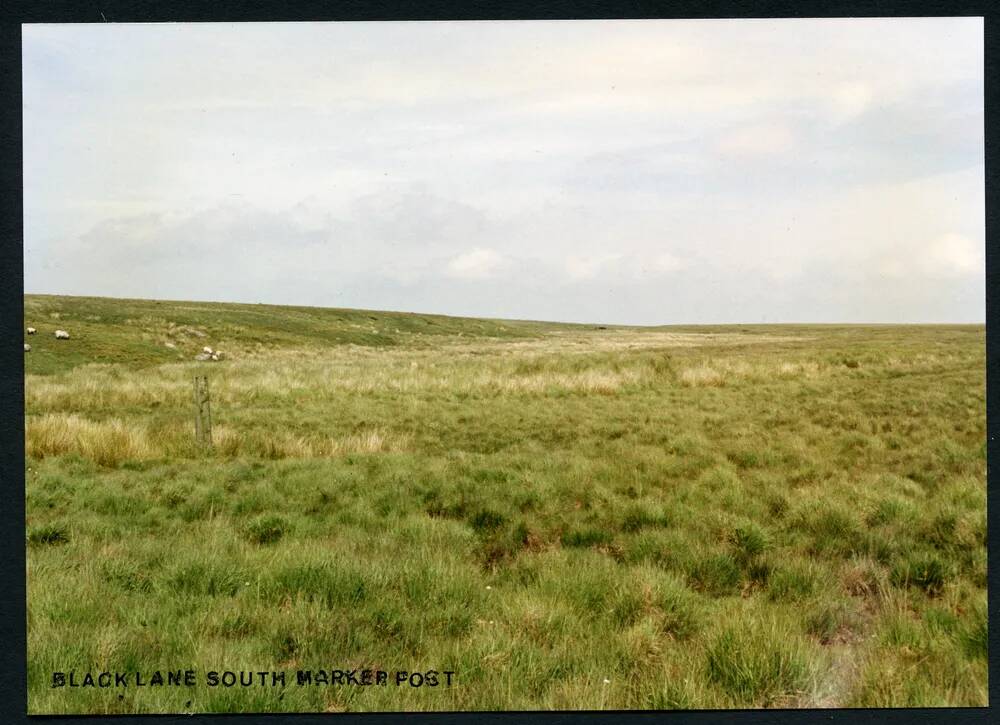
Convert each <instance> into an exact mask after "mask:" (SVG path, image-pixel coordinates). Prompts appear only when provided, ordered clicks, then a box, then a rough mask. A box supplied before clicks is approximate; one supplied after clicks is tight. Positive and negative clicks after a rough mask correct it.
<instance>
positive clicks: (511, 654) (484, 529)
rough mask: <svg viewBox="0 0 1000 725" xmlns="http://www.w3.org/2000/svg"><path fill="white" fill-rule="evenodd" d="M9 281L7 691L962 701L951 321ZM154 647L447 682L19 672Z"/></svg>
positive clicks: (340, 703) (264, 699)
mask: <svg viewBox="0 0 1000 725" xmlns="http://www.w3.org/2000/svg"><path fill="white" fill-rule="evenodd" d="M53 314H57V315H59V317H58V318H55V317H50V315H53ZM26 315H27V317H26V320H25V324H26V325H27V324H31V325H34V326H35V327H38V328H39V330H40V332H41V333H42V334H40V335H39V336H38V338H39V339H38V345H37V349H33V350H32V352H31V353H30V354H29V355H27V356H26V359H25V364H26V365H27V368H28V369H27V373H28V374H27V376H26V380H25V395H26V410H25V414H26V417H25V433H26V450H25V453H26V480H27V488H26V506H27V513H28V520H27V532H26V534H27V535H26V548H27V555H28V589H29V597H28V608H29V618H28V651H29V670H28V687H29V708H30V711H31V712H32V713H66V712H79V711H84V712H89V713H94V714H117V713H156V712H161V713H162V712H187V711H192V712H224V711H232V712H250V711H257V712H271V711H299V712H307V711H320V712H322V711H331V712H332V711H361V710H434V711H441V710H456V709H460V710H489V709H510V708H514V709H528V710H534V709H546V708H555V707H559V708H569V709H581V708H583V709H588V708H589V709H594V708H596V709H601V708H613V709H629V708H651V707H654V708H699V709H714V708H729V707H800V706H806V707H809V706H822V707H830V706H845V705H875V706H904V705H924V706H926V705H951V706H964V705H982V704H984V703H985V702H986V632H987V626H986V549H985V544H986V516H985V512H986V496H985V494H986V488H985V480H986V479H985V389H984V379H985V376H984V360H985V354H984V336H983V329H982V326H978V327H976V326H930V327H917V326H912V327H911V326H880V327H862V326H771V327H768V326H747V327H739V328H736V327H726V328H717V327H702V328H694V327H692V328H663V329H647V330H641V329H631V328H610V329H607V330H597V329H593V328H592V327H588V326H564V325H545V324H541V323H518V322H508V321H485V320H462V319H458V318H441V317H434V316H420V315H396V314H394V313H367V312H364V311H351V310H313V309H309V308H275V307H268V306H263V305H260V306H258V305H233V306H230V305H212V304H202V303H155V302H144V301H120V300H116V301H108V300H93V299H90V300H88V299H73V300H70V299H65V300H64V299H61V298H52V297H29V298H28V299H27V300H26ZM50 320H51V324H54V323H55V322H56V320H58V325H59V326H60V327H64V328H66V329H70V331H71V333H72V335H73V337H72V338H71V340H69V341H63V344H62V345H61V346H60V347H55V343H54V342H51V343H49V342H48V339H49V337H51V335H48V336H47V335H46V334H45V332H46V328H45V325H47V324H50V322H48V321H50ZM165 342H171V344H173V345H174V347H173V348H169V347H167V346H166V345H165V344H164V343H165ZM205 344H210V345H212V346H213V347H218V348H221V349H223V350H225V351H226V352H227V353H229V356H228V359H227V360H225V361H223V362H220V363H212V364H202V363H196V362H193V361H192V360H191V358H192V357H193V354H194V352H196V351H197V350H199V349H200V348H201V346H202V345H205ZM36 352H37V355H36ZM848 363H851V364H848ZM854 363H856V364H854ZM196 372H198V373H201V374H206V375H208V376H209V379H210V387H211V393H212V414H213V423H214V425H213V429H214V436H213V446H212V447H211V448H209V449H204V448H200V447H199V446H198V445H196V444H195V442H194V440H193V424H192V410H191V392H192V391H191V378H192V376H193V375H194V374H195V373H196ZM173 663H179V664H178V666H181V665H182V666H185V667H187V666H192V667H194V668H196V669H198V670H199V671H200V672H202V673H203V672H205V671H207V670H209V669H218V668H220V667H227V668H229V669H236V670H239V669H245V670H255V671H259V670H270V669H274V668H288V669H290V670H294V669H296V668H300V667H301V668H326V669H329V668H330V667H332V666H335V665H336V666H343V667H358V668H365V667H379V666H381V667H383V668H386V669H394V668H396V667H399V668H402V669H416V668H425V669H426V668H430V667H434V668H436V669H439V670H443V669H453V670H455V671H456V672H457V681H458V686H456V687H453V688H451V689H444V688H440V689H437V690H421V691H417V690H414V691H412V692H411V691H408V690H398V689H396V688H385V689H383V688H368V689H363V688H362V689H353V688H315V689H310V688H290V689H286V690H285V691H284V692H281V691H280V690H279V691H270V690H268V691H256V690H255V691H253V692H249V691H241V692H237V691H235V690H228V691H222V690H209V689H208V688H204V687H201V688H195V689H194V690H191V691H188V690H184V691H177V690H171V689H168V688H163V689H162V690H160V689H156V690H155V691H154V690H153V689H152V688H150V689H146V690H143V691H141V692H140V691H139V690H137V689H133V690H129V691H128V692H124V693H121V694H123V695H124V697H123V698H122V699H118V697H117V694H118V693H115V692H109V691H105V690H95V691H93V692H90V691H87V692H83V691H75V692H72V693H70V692H69V691H68V689H66V690H61V689H53V688H51V687H49V686H48V685H49V682H48V679H47V678H48V677H50V676H51V672H52V671H53V670H67V669H76V670H77V671H84V670H86V669H94V668H107V669H111V670H119V671H131V670H137V669H138V670H144V671H148V670H150V669H155V668H158V667H166V666H169V665H171V664H173ZM282 694H283V697H281V698H280V699H279V696H280V695H282ZM189 700H190V705H188V704H187V703H188V701H189Z"/></svg>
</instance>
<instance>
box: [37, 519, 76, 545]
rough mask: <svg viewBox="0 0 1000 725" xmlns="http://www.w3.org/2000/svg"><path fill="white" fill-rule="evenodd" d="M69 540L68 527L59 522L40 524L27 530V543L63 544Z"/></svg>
mask: <svg viewBox="0 0 1000 725" xmlns="http://www.w3.org/2000/svg"><path fill="white" fill-rule="evenodd" d="M68 542H69V529H68V528H67V527H66V526H64V525H61V524H42V525H41V526H33V527H31V528H30V529H29V530H28V543H31V544H39V545H43V546H45V545H52V544H65V543H68Z"/></svg>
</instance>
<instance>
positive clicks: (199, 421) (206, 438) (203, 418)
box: [194, 375, 212, 446]
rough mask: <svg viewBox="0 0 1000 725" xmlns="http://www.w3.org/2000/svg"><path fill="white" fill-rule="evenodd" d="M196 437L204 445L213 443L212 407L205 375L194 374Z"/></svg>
mask: <svg viewBox="0 0 1000 725" xmlns="http://www.w3.org/2000/svg"><path fill="white" fill-rule="evenodd" d="M194 437H195V439H196V440H197V441H198V442H199V443H201V444H202V445H207V446H210V445H212V409H211V405H210V403H209V398H208V378H207V377H206V376H204V375H195V376H194Z"/></svg>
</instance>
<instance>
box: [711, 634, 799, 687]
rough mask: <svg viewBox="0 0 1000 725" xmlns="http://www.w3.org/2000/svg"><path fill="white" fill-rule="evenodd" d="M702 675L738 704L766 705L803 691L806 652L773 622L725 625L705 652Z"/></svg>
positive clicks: (792, 637)
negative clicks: (705, 674)
mask: <svg viewBox="0 0 1000 725" xmlns="http://www.w3.org/2000/svg"><path fill="white" fill-rule="evenodd" d="M706 672H707V675H708V678H709V680H710V681H712V682H713V683H715V684H717V685H719V686H720V687H721V688H722V689H723V690H725V692H726V693H728V694H729V695H730V696H732V697H733V698H735V699H736V700H737V701H738V702H744V703H752V704H753V705H754V706H768V705H774V704H777V703H779V702H781V701H783V700H788V699H791V698H792V697H793V696H795V695H797V694H798V693H799V692H801V691H802V690H804V689H805V686H806V683H807V680H808V676H809V668H808V658H807V655H806V652H805V650H804V648H803V646H802V644H801V643H800V641H799V640H798V638H797V637H796V636H795V635H794V633H792V632H790V631H789V630H787V629H784V628H781V627H778V626H776V625H775V624H773V623H757V622H748V623H746V624H744V625H743V626H729V627H727V628H726V629H724V630H723V631H722V632H721V633H719V634H718V635H717V636H716V637H715V639H714V640H712V641H711V642H710V643H709V645H708V648H707V651H706Z"/></svg>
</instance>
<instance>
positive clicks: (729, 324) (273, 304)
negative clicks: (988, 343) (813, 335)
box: [22, 291, 986, 329]
mask: <svg viewBox="0 0 1000 725" xmlns="http://www.w3.org/2000/svg"><path fill="white" fill-rule="evenodd" d="M22 296H24V297H29V296H32V297H77V298H83V299H104V300H121V301H130V302H171V303H178V302H185V303H189V304H203V305H250V306H267V307H300V308H307V309H315V310H351V311H356V312H380V313H383V314H401V315H423V316H433V317H450V318H456V319H466V320H468V319H472V320H490V321H494V322H529V323H535V324H554V325H578V326H593V325H600V326H604V327H627V328H640V329H642V328H650V329H652V328H658V327H732V326H774V325H788V326H792V325H813V326H818V325H827V326H841V327H847V326H853V327H905V326H911V327H917V326H921V327H935V326H936V327H943V326H956V325H965V326H985V325H986V320H982V321H973V322H968V321H966V322H956V321H952V322H875V321H866V322H846V321H838V322H807V321H784V322H738V321H731V322H665V323H660V324H653V325H640V324H634V323H624V322H600V321H593V322H575V321H568V320H542V319H533V318H526V317H524V318H521V317H489V316H482V315H456V314H450V313H445V312H418V311H409V310H389V309H378V308H371V307H334V306H323V305H306V304H294V303H277V302H242V301H237V300H186V299H172V298H166V297H159V298H154V297H117V296H114V295H81V294H67V293H60V292H27V291H22ZM22 314H23V311H22Z"/></svg>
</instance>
